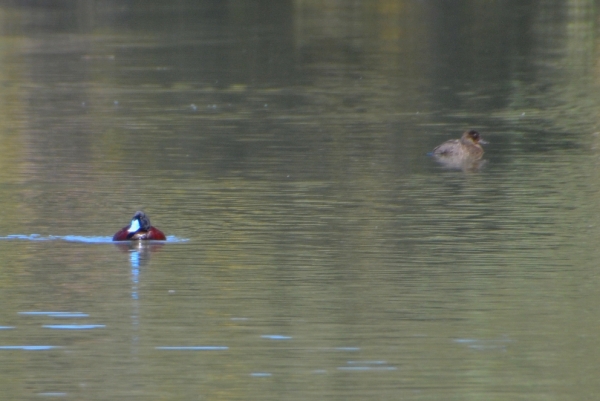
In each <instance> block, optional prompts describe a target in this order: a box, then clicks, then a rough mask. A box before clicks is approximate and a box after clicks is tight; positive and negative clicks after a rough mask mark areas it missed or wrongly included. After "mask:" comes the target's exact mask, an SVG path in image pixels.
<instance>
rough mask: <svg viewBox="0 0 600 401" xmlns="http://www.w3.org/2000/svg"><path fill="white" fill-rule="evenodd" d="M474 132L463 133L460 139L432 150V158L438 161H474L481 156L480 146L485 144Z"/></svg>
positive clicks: (477, 133)
mask: <svg viewBox="0 0 600 401" xmlns="http://www.w3.org/2000/svg"><path fill="white" fill-rule="evenodd" d="M486 143H487V142H485V141H484V140H482V139H481V135H480V134H479V132H477V131H475V130H469V131H465V133H464V134H462V137H461V138H460V139H450V140H449V141H446V142H444V143H442V144H441V145H440V146H438V147H436V148H435V149H433V152H432V153H433V156H435V157H436V158H437V159H438V160H448V161H450V160H453V161H455V162H460V161H474V160H479V159H481V157H482V156H483V148H482V147H481V144H486Z"/></svg>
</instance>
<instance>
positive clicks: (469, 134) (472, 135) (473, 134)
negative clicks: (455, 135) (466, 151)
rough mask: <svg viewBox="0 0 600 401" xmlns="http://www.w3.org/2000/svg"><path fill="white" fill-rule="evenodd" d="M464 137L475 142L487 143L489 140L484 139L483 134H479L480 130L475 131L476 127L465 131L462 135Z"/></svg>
mask: <svg viewBox="0 0 600 401" xmlns="http://www.w3.org/2000/svg"><path fill="white" fill-rule="evenodd" d="M462 139H463V140H465V139H466V140H468V141H471V142H473V143H474V144H476V145H477V144H479V143H482V144H486V143H487V142H486V141H484V140H483V139H481V135H480V134H479V132H477V131H475V130H474V129H472V130H469V131H465V133H464V134H463V135H462Z"/></svg>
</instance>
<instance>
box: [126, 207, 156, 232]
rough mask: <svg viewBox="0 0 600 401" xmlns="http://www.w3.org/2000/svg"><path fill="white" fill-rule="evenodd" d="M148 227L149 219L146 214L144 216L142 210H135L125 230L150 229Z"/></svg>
mask: <svg viewBox="0 0 600 401" xmlns="http://www.w3.org/2000/svg"><path fill="white" fill-rule="evenodd" d="M150 227H152V226H151V225H150V219H149V218H148V216H146V214H145V213H144V212H141V211H137V212H135V214H134V215H133V218H132V219H131V224H130V225H129V229H128V230H127V231H128V232H130V233H134V232H136V231H139V230H142V231H148V230H150Z"/></svg>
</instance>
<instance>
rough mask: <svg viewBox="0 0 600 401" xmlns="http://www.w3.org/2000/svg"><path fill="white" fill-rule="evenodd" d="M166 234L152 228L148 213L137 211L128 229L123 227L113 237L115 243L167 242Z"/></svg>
mask: <svg viewBox="0 0 600 401" xmlns="http://www.w3.org/2000/svg"><path fill="white" fill-rule="evenodd" d="M166 239H167V238H166V237H165V234H164V233H163V232H162V231H160V230H159V229H158V228H156V227H152V225H151V224H150V219H149V218H148V216H146V213H144V212H142V211H137V212H135V214H134V215H133V218H132V219H131V223H129V225H128V226H127V227H123V228H122V229H120V230H119V231H117V233H116V234H115V235H114V236H113V241H135V240H156V241H165V240H166Z"/></svg>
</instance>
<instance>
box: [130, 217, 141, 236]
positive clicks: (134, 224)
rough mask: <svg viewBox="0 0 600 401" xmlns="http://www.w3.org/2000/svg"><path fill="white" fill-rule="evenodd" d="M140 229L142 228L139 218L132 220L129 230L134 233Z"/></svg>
mask: <svg viewBox="0 0 600 401" xmlns="http://www.w3.org/2000/svg"><path fill="white" fill-rule="evenodd" d="M139 229H140V222H139V221H138V219H134V220H131V224H130V225H129V228H128V229H127V232H128V233H134V232H136V231H137V230H139Z"/></svg>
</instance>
